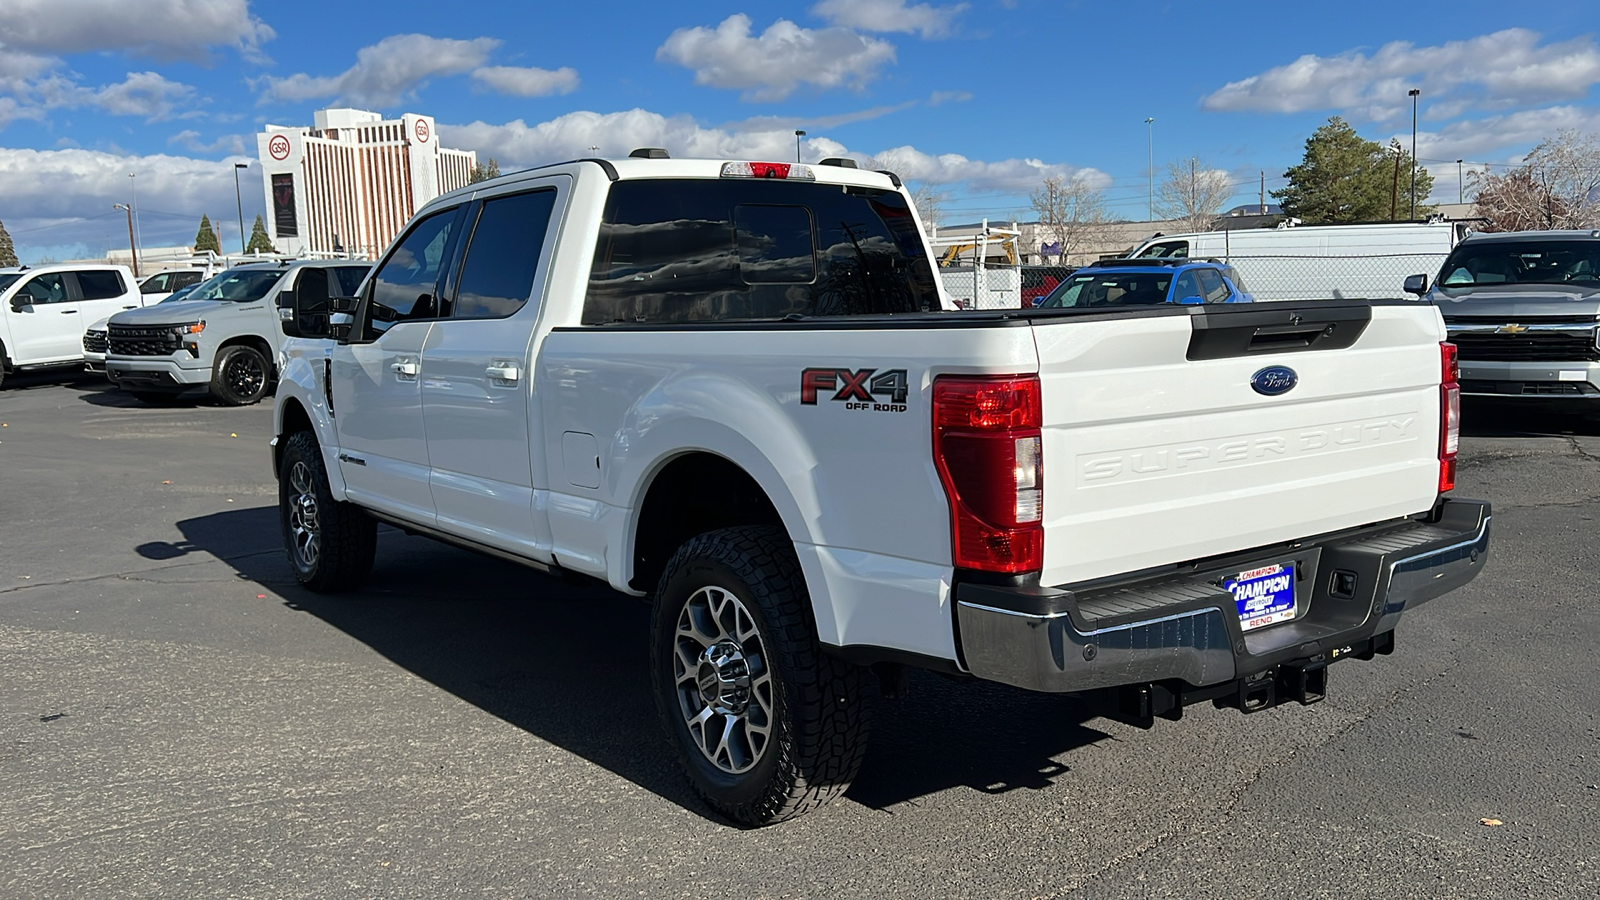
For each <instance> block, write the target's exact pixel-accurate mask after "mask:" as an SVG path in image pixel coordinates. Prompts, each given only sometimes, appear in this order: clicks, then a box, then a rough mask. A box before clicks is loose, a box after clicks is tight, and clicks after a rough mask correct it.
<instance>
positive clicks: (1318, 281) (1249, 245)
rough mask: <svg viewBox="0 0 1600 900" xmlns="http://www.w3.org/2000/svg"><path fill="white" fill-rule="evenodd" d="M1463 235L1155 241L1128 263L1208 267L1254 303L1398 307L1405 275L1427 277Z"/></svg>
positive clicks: (1444, 226) (1245, 235) (1393, 228)
mask: <svg viewBox="0 0 1600 900" xmlns="http://www.w3.org/2000/svg"><path fill="white" fill-rule="evenodd" d="M1464 233H1465V226H1464V225H1462V224H1461V223H1458V222H1398V223H1383V224H1377V225H1296V226H1293V227H1287V226H1280V227H1278V228H1241V229H1236V230H1233V231H1202V232H1194V233H1188V234H1160V235H1156V236H1155V237H1153V238H1150V239H1149V240H1147V241H1145V242H1144V243H1142V244H1140V245H1139V246H1137V247H1135V248H1133V250H1131V251H1129V252H1128V254H1127V255H1128V256H1129V257H1152V256H1153V257H1164V258H1169V259H1170V258H1181V257H1187V258H1191V259H1216V260H1220V261H1222V262H1225V263H1229V264H1231V265H1232V266H1233V267H1234V268H1235V269H1237V270H1238V271H1239V273H1240V274H1241V275H1242V276H1243V278H1244V281H1245V286H1244V287H1241V288H1240V290H1243V291H1247V292H1248V293H1250V294H1251V296H1253V297H1255V299H1256V300H1315V299H1325V298H1334V299H1366V300H1380V299H1384V300H1394V299H1405V298H1406V292H1405V290H1404V289H1403V288H1402V287H1401V286H1402V285H1403V284H1404V283H1405V280H1406V277H1407V276H1408V275H1411V274H1414V273H1416V272H1432V271H1435V270H1437V269H1438V267H1439V266H1440V265H1441V264H1442V263H1443V262H1444V258H1445V257H1446V256H1447V255H1449V253H1450V248H1452V247H1454V246H1455V244H1456V241H1458V240H1460V239H1461V237H1462V236H1463V234H1464Z"/></svg>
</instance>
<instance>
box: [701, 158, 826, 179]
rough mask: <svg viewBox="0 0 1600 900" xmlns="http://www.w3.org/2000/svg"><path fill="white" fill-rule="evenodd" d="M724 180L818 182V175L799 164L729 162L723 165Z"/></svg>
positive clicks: (808, 167) (809, 168)
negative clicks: (754, 179) (762, 179)
mask: <svg viewBox="0 0 1600 900" xmlns="http://www.w3.org/2000/svg"><path fill="white" fill-rule="evenodd" d="M722 177H723V178H779V179H783V180H785V181H816V180H817V173H815V172H813V171H811V167H810V166H802V165H800V164H799V163H778V162H729V163H723V164H722Z"/></svg>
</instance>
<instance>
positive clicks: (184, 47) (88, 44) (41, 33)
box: [0, 0, 275, 59]
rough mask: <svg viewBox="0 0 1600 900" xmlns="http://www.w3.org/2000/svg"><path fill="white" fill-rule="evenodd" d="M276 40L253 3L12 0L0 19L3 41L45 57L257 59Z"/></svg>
mask: <svg viewBox="0 0 1600 900" xmlns="http://www.w3.org/2000/svg"><path fill="white" fill-rule="evenodd" d="M274 36H275V35H274V32H273V30H272V29H271V28H270V27H268V26H267V25H266V23H264V22H262V21H261V20H260V19H258V18H256V17H255V16H252V15H251V14H250V4H249V2H248V0H6V2H5V4H4V14H3V15H0V43H3V44H5V45H6V46H7V47H14V48H18V49H21V50H29V51H38V52H43V53H91V52H98V51H119V52H124V53H133V54H139V55H143V56H154V57H157V58H160V59H204V58H205V57H206V55H207V50H208V49H209V48H211V47H218V46H231V47H236V48H238V49H239V50H240V51H241V52H243V53H244V54H246V55H247V56H256V55H258V54H259V52H260V46H261V44H262V43H263V42H265V41H269V40H271V39H272V38H273V37H274Z"/></svg>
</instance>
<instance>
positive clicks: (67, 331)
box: [0, 260, 371, 405]
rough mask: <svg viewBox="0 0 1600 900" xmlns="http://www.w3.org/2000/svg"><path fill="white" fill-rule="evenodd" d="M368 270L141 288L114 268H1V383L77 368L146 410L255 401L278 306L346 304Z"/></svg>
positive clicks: (291, 265) (326, 268) (279, 265)
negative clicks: (10, 375)
mask: <svg viewBox="0 0 1600 900" xmlns="http://www.w3.org/2000/svg"><path fill="white" fill-rule="evenodd" d="M369 268H371V266H370V264H368V263H365V262H355V261H350V260H267V261H263V262H253V263H246V264H244V265H239V266H234V267H233V268H230V269H226V270H224V271H221V272H216V273H208V272H207V271H206V270H205V269H200V268H193V269H178V270H170V271H167V272H161V273H157V274H156V275H153V276H151V277H150V278H148V279H146V280H145V281H144V282H143V283H142V284H135V282H134V279H133V276H132V274H131V273H130V272H129V271H128V270H127V269H126V268H125V267H122V266H114V265H89V266H85V265H50V266H38V267H31V268H29V267H19V268H13V269H4V270H0V379H3V378H4V374H5V373H6V372H8V371H23V370H30V369H46V368H63V367H65V368H71V367H79V366H82V367H85V368H87V369H88V370H89V371H99V372H104V373H105V374H106V376H107V377H108V378H110V379H111V381H112V382H113V383H115V384H117V385H118V386H119V387H121V388H123V389H125V390H128V391H130V392H131V393H132V394H133V395H134V396H135V397H137V398H139V399H140V400H143V401H145V402H148V403H165V402H167V401H169V400H171V399H172V398H173V397H175V396H177V395H178V394H180V393H183V392H185V391H188V390H190V389H193V388H205V389H206V390H207V391H208V392H209V393H210V394H211V396H212V397H213V398H215V399H216V400H217V401H218V402H221V403H225V404H228V405H242V404H248V403H254V402H256V401H258V400H260V399H261V398H262V397H263V396H266V395H267V394H268V393H270V392H271V391H272V389H273V386H274V385H275V384H276V382H277V377H278V370H277V357H278V347H279V346H280V344H281V343H282V340H283V329H282V327H281V325H280V320H279V307H280V306H283V307H287V306H290V305H291V304H292V303H293V298H294V296H295V294H296V293H297V292H298V293H300V294H303V295H304V296H305V297H306V298H307V299H308V300H309V301H310V302H311V303H313V304H316V303H321V304H322V305H323V307H326V305H327V302H328V300H329V299H330V298H331V297H334V296H350V295H353V294H354V293H355V291H356V288H357V286H358V285H359V284H360V282H361V279H362V278H363V277H365V275H366V273H367V270H368V269H369ZM208 274H209V277H207V276H208ZM202 279H203V280H202ZM85 322H88V323H89V324H88V326H87V327H85V326H84V323H85Z"/></svg>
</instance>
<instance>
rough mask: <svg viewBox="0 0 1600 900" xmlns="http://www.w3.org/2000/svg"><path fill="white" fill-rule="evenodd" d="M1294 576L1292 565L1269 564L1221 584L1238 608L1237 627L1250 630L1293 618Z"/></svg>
mask: <svg viewBox="0 0 1600 900" xmlns="http://www.w3.org/2000/svg"><path fill="white" fill-rule="evenodd" d="M1294 575H1295V573H1294V563H1292V562H1286V563H1273V564H1271V565H1266V566H1260V567H1258V568H1255V569H1249V570H1246V571H1244V572H1240V573H1239V574H1238V575H1235V576H1233V577H1231V578H1228V579H1226V580H1225V581H1223V583H1222V586H1223V587H1224V588H1226V589H1227V591H1228V592H1229V593H1231V594H1233V600H1234V603H1235V605H1236V606H1237V607H1238V610H1237V611H1238V613H1239V628H1240V629H1241V630H1243V631H1254V630H1256V629H1257V628H1265V627H1267V626H1268V625H1276V624H1278V623H1279V622H1287V621H1290V620H1291V619H1293V618H1294V617H1295V615H1296V614H1297V613H1298V612H1299V603H1298V602H1297V600H1296V597H1295V578H1294Z"/></svg>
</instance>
